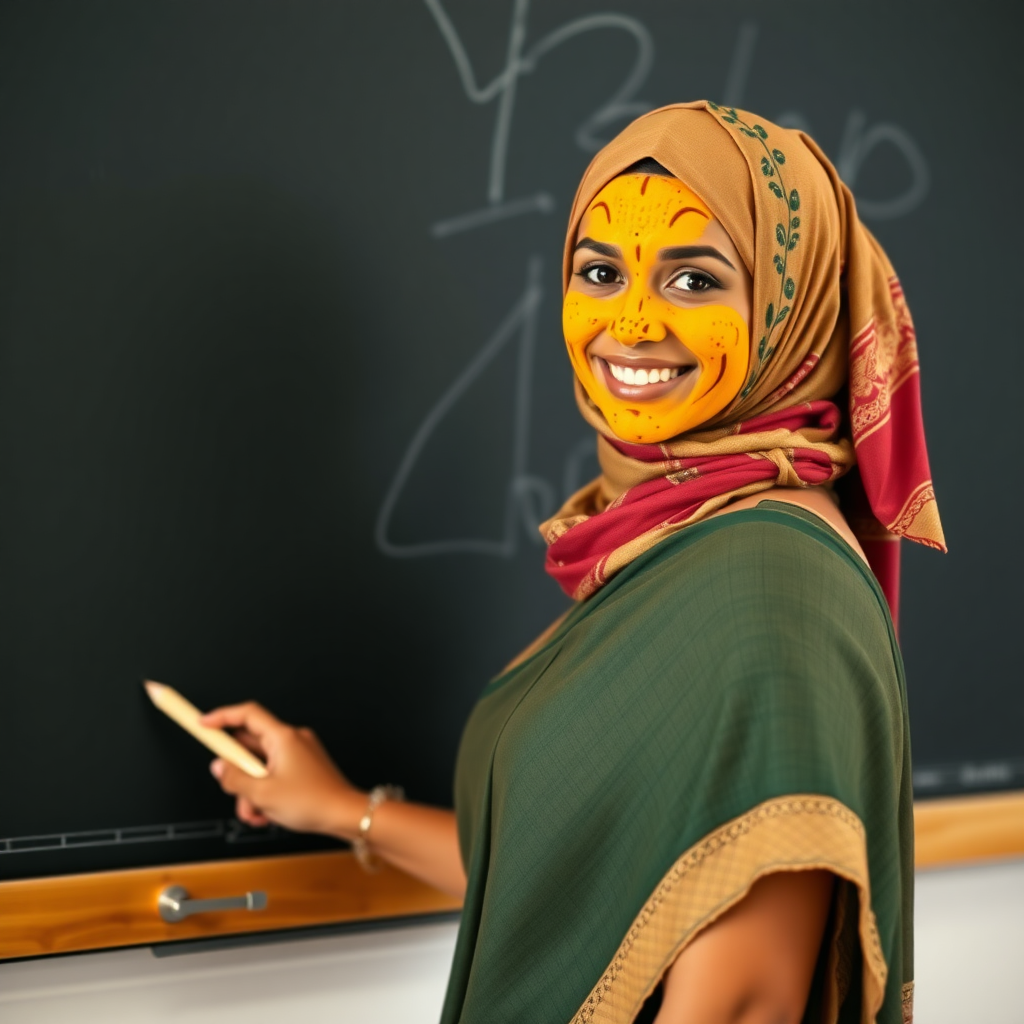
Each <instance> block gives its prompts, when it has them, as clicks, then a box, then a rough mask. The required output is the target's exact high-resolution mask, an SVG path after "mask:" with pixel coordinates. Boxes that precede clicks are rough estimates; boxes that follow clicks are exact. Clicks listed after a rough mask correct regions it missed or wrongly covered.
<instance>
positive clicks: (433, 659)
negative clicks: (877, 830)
mask: <svg viewBox="0 0 1024 1024" xmlns="http://www.w3.org/2000/svg"><path fill="white" fill-rule="evenodd" d="M1022 20H1024V19H1022V14H1021V8H1020V7H1019V5H1017V4H1011V3H1003V4H997V3H991V2H979V3H974V4H972V5H970V6H969V7H964V6H963V5H959V4H957V5H954V4H950V3H938V4H937V3H929V4H892V3H876V2H859V3H856V4H853V3H844V4H840V3H828V4H823V3H820V2H813V3H812V2H807V3H783V2H780V3H776V4H764V3H754V2H748V3H716V4H710V5H694V4H679V3H674V2H667V0H631V2H630V3H629V4H625V3H617V2H616V0H610V3H609V4H608V5H607V6H605V5H595V4H593V2H592V0H533V2H532V3H531V2H530V0H502V2H500V3H487V4H481V3H477V2H474V0H375V2H373V3H363V4H352V3H340V2H337V0H333V2H308V0H302V2H287V3H286V2H283V0H275V2H268V0H216V2H214V3H211V2H209V0H174V2H170V0H147V2H146V3H144V4H139V3H133V2H127V0H122V2H98V0H87V2H56V0H52V2H49V3H46V4H34V3H28V2H22V3H15V2H8V3H5V4H4V6H3V8H2V10H0V153H2V159H0V878H7V879H10V878H19V877H31V876H38V875H48V874H60V873H69V872H79V871H88V870H98V869H108V868H121V867H126V866H142V865H149V864H157V863H165V862H168V861H187V860H209V859H217V858H221V857H236V856H239V855H246V856H247V855H249V854H252V855H254V856H255V855H264V854H270V853H280V852H284V851H290V850H308V849H314V848H319V847H321V846H323V845H325V844H326V842H327V841H326V840H319V839H315V838H311V837H303V836H292V835H288V834H286V833H283V832H279V831H277V830H269V831H266V832H253V831H251V830H248V829H244V828H242V827H241V826H239V825H238V824H237V823H235V822H233V820H232V813H231V810H232V809H231V805H230V802H229V801H227V800H226V799H225V798H224V797H223V796H222V795H221V794H220V793H219V791H218V789H217V788H216V787H215V785H214V784H213V782H212V780H210V778H209V776H208V774H207V768H206V766H207V763H208V760H209V758H208V756H207V754H206V753H205V751H204V750H202V749H201V748H200V747H199V746H198V745H197V744H195V743H194V741H193V740H191V739H190V738H189V737H188V736H186V735H185V734H184V733H182V732H181V731H180V730H178V729H177V727H175V726H174V725H173V724H172V723H170V722H169V721H167V720H165V719H163V718H162V716H160V715H159V714H158V713H157V712H156V711H155V710H154V709H153V708H152V707H151V706H149V704H148V703H147V701H146V700H145V698H144V695H143V693H142V690H141V687H140V680H141V679H142V678H143V677H144V676H148V677H152V678H156V679H159V680H162V681H164V682H167V683H170V684H172V685H174V686H177V687H178V688H179V689H180V690H181V691H182V692H184V693H185V694H186V695H187V696H188V697H189V698H190V699H192V700H193V701H194V702H196V703H197V704H199V705H201V706H212V705H215V704H219V703H222V702H227V701H233V700H238V699H243V698H248V697H253V698H256V699H259V700H261V701H262V702H263V703H265V704H266V705H267V706H269V707H270V708H272V709H274V710H275V711H276V712H277V713H278V714H280V715H281V716H282V717H284V718H286V719H288V720H290V721H293V722H297V723H304V724H310V725H313V726H315V727H316V729H317V730H318V731H319V733H320V734H321V736H322V737H323V739H324V741H325V742H326V744H327V745H328V747H329V749H330V750H331V751H332V752H333V753H334V755H335V756H336V758H337V759H338V761H339V763H340V764H341V765H342V766H343V767H344V769H345V770H346V771H347V772H348V773H349V775H350V776H351V777H352V778H353V780H354V781H355V782H357V783H359V784H361V785H364V786H369V785H372V784H374V783H377V782H383V781H392V782H396V783H402V784H404V785H405V787H406V789H407V790H408V792H409V794H410V795H411V796H412V797H413V798H416V799H421V800H427V801H433V802H437V803H442V804H445V803H449V802H450V799H451V774H452V766H453V761H454V754H455V749H456V744H457V742H458V736H459V732H460V728H461V724H462V721H463V720H464V718H465V716H466V714H467V712H468V710H469V708H470V707H471V705H472V703H473V701H474V698H475V695H476V694H477V692H478V691H479V690H480V688H481V687H482V686H483V684H484V683H485V682H486V680H487V679H488V678H489V677H490V676H491V675H492V674H493V673H495V672H496V671H497V670H498V669H499V668H500V667H501V665H502V664H503V663H504V662H505V661H506V660H507V659H508V658H509V657H511V656H512V655H513V654H514V653H515V652H516V651H517V650H518V649H520V648H521V647H522V646H524V645H525V644H526V643H527V642H528V641H529V640H530V639H531V638H532V637H533V635H535V634H536V633H537V632H539V631H540V630H541V629H542V628H543V627H544V626H545V625H547V624H548V622H549V621H551V620H552V619H553V618H554V616H555V615H556V614H558V612H559V611H560V610H561V609H562V608H563V607H564V606H565V604H566V599H565V598H564V597H563V596H562V595H561V593H560V592H559V591H558V589H557V588H556V586H555V585H554V584H553V583H552V582H551V581H550V580H548V579H547V577H546V576H545V575H544V573H543V571H542V568H541V566H542V560H543V549H542V547H541V545H540V543H539V537H538V535H537V533H536V523H537V522H539V521H540V520H541V519H542V518H544V517H545V516H546V515H547V514H549V513H550V512H551V511H552V510H553V508H554V507H555V505H556V503H557V502H558V501H560V500H561V498H562V497H563V496H564V495H565V494H566V493H567V492H569V491H570V490H572V489H573V488H574V487H575V486H576V485H578V484H579V483H581V482H582V481H583V480H585V479H586V478H587V477H589V476H591V475H593V473H594V472H595V471H596V464H595V461H594V458H593V439H592V436H591V435H590V432H589V430H588V429H587V428H586V427H585V425H584V424H583V423H582V421H581V420H580V419H579V417H578V414H577V412H576V411H575V408H574V405H573V402H572V398H571V386H570V373H569V367H568V362H567V360H566V358H565V355H564V348H563V344H562V341H561V335H560V328H559V310H560V293H559V270H558V262H559V253H560V246H561V241H562V232H563V226H564V222H565V219H566V215H567V212H568V206H569V202H570V200H571V197H572V194H573V191H574V188H575V185H576V183H577V181H578V178H579V176H580V174H581V172H582V170H583V168H584V167H585V165H586V163H587V161H588V159H589V157H590V154H591V152H592V151H593V150H594V148H595V147H596V146H598V145H599V144H600V143H601V141H602V140H604V139H606V138H608V137H610V135H611V134H613V133H614V132H615V131H616V130H617V129H618V128H619V127H621V126H622V125H623V124H625V123H626V122H627V121H628V120H629V119H630V118H631V117H633V116H635V115H636V114H637V113H639V112H641V111H643V110H645V109H648V108H650V107H652V106H656V105H660V104H662V103H667V102H672V101H676V100H679V99H689V98H695V97H701V96H709V97H711V98H715V99H719V100H721V101H723V102H728V103H731V104H734V105H742V106H746V107H748V108H750V109H753V110H756V111H758V112H759V113H762V114H764V115H765V116H767V117H769V118H773V119H775V120H777V121H781V122H783V123H788V124H791V125H800V126H804V127H807V128H809V129H810V131H811V132H812V133H813V134H814V135H815V137H816V138H817V139H818V140H819V141H820V142H821V144H822V145H823V146H824V148H825V150H826V151H827V152H828V153H829V154H830V155H831V156H832V158H833V159H834V160H835V161H836V163H837V165H838V166H839V168H840V171H841V173H842V174H843V175H844V177H845V179H846V180H847V181H848V183H849V184H850V185H851V186H852V187H853V188H854V190H855V193H856V195H857V196H858V200H859V203H860V208H861V210H862V213H863V215H864V217H865V219H866V220H867V222H868V223H869V224H870V225H871V227H872V228H873V229H874V230H875V232H876V233H877V234H878V236H879V237H880V238H881V240H882V242H883V244H884V245H885V246H886V247H887V249H888V251H889V252H890V254H891V256H892V259H893V261H894V263H895V265H896V267H897V268H898V270H899V272H900V274H901V277H902V280H903V283H904V286H905V289H906V292H907V295H908V298H909V301H910V305H911V308H912V310H913V312H914V315H915V318H916V323H917V327H918V331H919V337H920V344H921V350H922V362H923V388H924V396H925V414H926V421H927V426H928V429H929V436H930V444H931V453H932V466H933V470H934V475H935V481H936V488H937V492H938V495H939V499H940V506H941V510H942V514H943V518H944V521H945V527H946V534H947V538H948V540H949V544H950V549H951V550H950V554H949V555H948V556H946V557H941V556H939V555H937V554H935V553H933V552H929V551H921V550H916V549H912V550H905V561H904V567H905V568H904V573H905V578H904V594H903V611H902V636H903V646H904V653H905V657H906V663H907V669H908V675H909V680H910V684H909V685H910V696H911V707H912V715H913V742H914V749H915V758H916V766H917V767H916V775H915V778H916V783H917V790H918V794H919V795H921V796H928V795H933V794H939V793H951V792H962V791H972V790H979V789H980V790H985V789H999V788H1007V787H1014V786H1016V787H1020V786H1021V785H1022V783H1024V740H1022V739H1021V730H1020V724H1021V721H1022V714H1024V688H1022V687H1021V686H1020V684H1019V680H1020V670H1019V668H1018V664H1017V659H1016V641H1017V638H1018V636H1017V634H1018V625H1017V623H1018V619H1019V613H1020V609H1021V603H1020V600H1019V597H1018V580H1019V579H1020V578H1021V575H1022V569H1024V567H1022V565H1021V555H1020V545H1019V543H1018V542H1017V537H1018V534H1019V530H1018V527H1017V510H1016V508H1015V500H1014V495H1015V494H1016V493H1017V491H1018V489H1019V484H1018V483H1017V481H1016V475H1017V474H1016V468H1015V465H1016V463H1015V459H1014V456H1013V453H1014V452H1015V451H1016V448H1017V445H1016V444H1015V443H1014V438H1015V436H1016V435H1015V431H1016V429H1017V420H1016V413H1015V410H1016V407H1017V404H1018V403H1017V401H1016V398H1015V395H1014V385H1015V382H1017V381H1019V380H1021V379H1024V372H1022V371H1024V367H1022V355H1021V352H1022V346H1021V345H1020V344H1019V340H1018V337H1017V335H1018V334H1019V323H1020V313H1019V287H1018V285H1017V281H1018V278H1019V277H1020V270H1021V256H1020V246H1019V242H1018V240H1019V238H1020V237H1021V235H1022V227H1024V225H1022V213H1021V210H1022V204H1021V202H1020V201H1019V200H1020V193H1019V175H1020V168H1021V166H1022V159H1021V156H1022V153H1021V149H1022V147H1021V137H1022V136H1021V132H1020V130H1019V127H1018V126H1017V123H1016V118H1015V114H1014V109H1015V108H1014V104H1015V102H1016V100H1017V98H1019V97H1020V96H1021V95H1022V88H1021V87H1022V82H1021V62H1020V60H1019V53H1018V40H1019V38H1020V35H1019V33H1020V30H1021V28H1022V27H1024V26H1022Z"/></svg>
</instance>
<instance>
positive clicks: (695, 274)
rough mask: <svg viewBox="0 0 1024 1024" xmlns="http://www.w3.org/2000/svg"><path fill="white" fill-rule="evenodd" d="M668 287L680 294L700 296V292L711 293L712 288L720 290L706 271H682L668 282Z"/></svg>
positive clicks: (719, 285) (718, 284)
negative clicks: (688, 293) (687, 293)
mask: <svg viewBox="0 0 1024 1024" xmlns="http://www.w3.org/2000/svg"><path fill="white" fill-rule="evenodd" d="M668 287H669V288H675V289H677V290H678V291H681V292H690V293H691V294H700V293H701V292H708V291H711V290H712V289H713V288H721V287H722V285H721V284H720V283H719V282H718V281H716V280H715V278H713V277H712V276H711V275H710V274H709V273H707V272H706V271H703V270H684V271H683V272H682V273H681V274H677V275H676V276H675V277H673V278H672V280H671V281H669V283H668Z"/></svg>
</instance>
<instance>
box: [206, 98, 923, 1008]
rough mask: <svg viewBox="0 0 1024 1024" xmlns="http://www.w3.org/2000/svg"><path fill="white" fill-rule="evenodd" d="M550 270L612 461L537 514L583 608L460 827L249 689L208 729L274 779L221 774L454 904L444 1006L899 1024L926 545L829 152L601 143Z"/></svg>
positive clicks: (888, 296) (741, 138)
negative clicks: (384, 783) (356, 773)
mask: <svg viewBox="0 0 1024 1024" xmlns="http://www.w3.org/2000/svg"><path fill="white" fill-rule="evenodd" d="M564 273H565V276H564V283H565V302H564V307H563V324H564V329H565V336H566V344H567V346H568V349H569V355H570V359H571V360H572V364H573V367H574V370H575V372H576V390H577V400H578V404H579V407H580V410H581V412H582V414H583V416H584V417H585V418H586V419H587V421H588V422H589V423H591V424H592V425H593V426H594V427H595V429H596V431H597V433H598V439H599V440H598V452H599V458H600V462H601V468H602V474H601V476H600V477H599V478H598V479H597V480H596V481H594V482H593V483H592V484H590V485H588V486H587V487H585V488H584V489H583V490H581V491H580V492H579V493H577V494H576V495H574V496H573V497H572V498H571V499H570V500H569V501H568V503H567V504H566V506H565V507H564V508H563V509H562V510H560V512H559V513H558V514H557V515H556V516H555V517H554V518H553V519H551V520H550V521H549V522H548V523H546V524H544V526H543V527H542V530H543V532H544V535H545V538H546V540H547V541H548V544H549V549H548V564H547V568H548V570H549V572H551V574H552V575H553V576H554V577H555V578H556V579H557V580H558V582H559V583H560V584H561V585H562V587H563V588H564V589H565V590H566V591H567V592H568V593H569V594H571V595H572V596H573V597H574V598H575V599H576V604H575V605H574V607H573V608H572V609H571V610H570V611H569V613H568V614H567V615H566V616H565V617H563V619H562V620H560V621H559V622H558V623H556V624H555V625H554V626H553V627H552V628H551V629H550V630H548V631H547V633H546V634H545V635H544V636H542V637H541V638H539V639H538V640H537V641H536V642H535V643H534V644H533V645H532V646H531V648H529V649H528V650H527V651H525V652H524V653H523V654H522V655H521V656H520V657H519V658H518V659H517V660H516V661H515V662H514V663H513V664H512V665H511V666H510V667H509V668H508V669H506V671H505V672H504V673H503V674H502V675H501V676H500V677H499V678H497V679H496V680H494V681H493V682H492V683H491V684H490V685H489V686H488V687H487V689H486V690H485V691H484V693H483V695H482V697H481V699H480V701H479V703H478V705H477V707H476V709H475V710H474V712H473V714H472V716H471V718H470V721H469V723H468V725H467V728H466V731H465V734H464V737H463V742H462V747H461V750H460V754H459V764H458V771H457V778H456V808H457V816H458V817H457V821H456V818H455V816H453V815H452V814H450V813H448V812H445V811H441V810H437V809H433V808H427V807H422V806H415V805H411V804H404V803H401V802H399V801H398V800H396V799H387V797H388V795H389V794H388V792H387V791H383V790H376V791H374V792H373V793H372V794H370V795H369V797H368V796H367V794H365V793H361V792H359V791H357V790H355V789H354V788H353V787H352V786H350V785H349V784H348V783H347V782H346V781H345V780H344V778H343V777H342V776H341V775H340V774H339V773H338V771H337V769H336V768H335V767H334V766H333V765H332V764H331V762H330V761H329V759H328V758H327V757H326V755H325V754H324V752H323V751H322V749H321V748H320V747H319V745H318V743H317V742H316V739H315V737H314V736H313V735H312V734H311V733H309V732H308V731H307V730H296V729H292V728H291V727H290V726H286V725H284V724H283V723H280V722H278V721H277V720H276V719H274V718H273V717H272V716H271V715H269V714H268V713H267V712H265V711H264V710H262V709H261V708H259V707H258V706H256V705H240V706H237V707H233V708H222V709H220V710H218V711H216V712H213V713H212V714H211V715H209V716H207V719H206V721H207V723H208V724H210V725H214V726H227V727H231V728H236V729H238V730H240V734H241V735H242V737H243V739H244V740H245V741H246V742H248V743H249V744H250V745H251V746H253V747H254V748H255V749H257V750H259V751H261V752H262V753H263V754H264V755H265V756H266V757H267V759H268V764H269V766H270V769H271V771H270V777H269V778H268V779H265V780H255V779H250V778H248V777H247V776H243V775H242V774H241V773H240V772H238V771H236V770H235V769H233V768H232V767H231V766H229V765H226V764H224V763H222V762H219V761H218V762H215V763H214V766H213V770H214V773H215V774H216V775H217V777H218V778H219V779H220V782H221V784H222V786H223V787H224V789H225V790H226V791H228V792H230V793H233V794H236V795H237V797H238V805H237V809H238V814H239V817H241V818H242V820H244V821H247V822H249V823H250V824H254V825H259V824H265V823H267V822H269V821H276V822H279V823H281V824H284V825H286V826H288V827H291V828H296V829H308V830H313V831H321V832H326V833H329V834H333V835H337V836H341V837H343V838H346V839H349V840H356V841H357V843H359V844H361V845H365V844H366V843H369V844H370V845H371V846H372V849H373V851H374V853H375V854H377V855H379V856H381V857H384V858H386V859H388V860H390V861H391V862H392V863H394V864H396V865H397V866H399V867H402V868H404V869H406V870H408V871H410V872H412V873H413V874H416V875H418V876H419V877H421V878H424V879H426V880H428V881H430V882H433V883H434V884H436V885H438V886H439V887H441V888H444V889H447V890H449V891H451V892H456V893H460V894H462V893H464V894H465V905H464V912H463V922H462V927H461V929H460V934H459V940H458V945H457V949H456V955H455V963H454V966H453V970H452V976H451V980H450V983H449V991H448V996H447V1001H446V1005H445V1011H444V1017H443V1019H444V1020H445V1021H456V1020H461V1021H470V1022H476V1021H486V1022H491V1021H531V1022H539V1021H568V1020H573V1021H580V1022H586V1021H593V1022H597V1021H608V1022H620V1021H621V1022H625V1021H634V1020H657V1022H658V1024H673V1022H691V1021H693V1022H701V1024H712V1022H717V1021H723V1022H724V1021H737V1022H739V1021H742V1022H757V1021H773V1022H774V1021H798V1020H801V1019H803V1020H814V1021H818V1020H824V1021H844V1022H845V1021H854V1020H856V1021H862V1020H863V1021H875V1020H877V1021H881V1022H895V1021H901V1020H903V1021H906V1020H909V1019H910V1017H911V1005H912V989H913V982H912V973H913V968H912V932H911V928H912V900H913V849H912V847H913V824H912V817H911V812H912V802H911V789H910V769H909V753H910V752H909V732H908V728H907V716H906V694H905V687H904V682H903V669H902V663H901V660H900V656H899V650H898V647H897V645H896V640H895V632H894V627H893V622H892V619H893V618H895V609H896V598H897V585H898V545H897V543H896V541H897V540H898V537H899V536H905V537H908V538H910V539H913V540H916V541H920V542H922V543H925V544H928V545H930V546H933V547H938V548H942V547H943V539H942V531H941V527H940V525H939V519H938V514H937V511H936V506H935V501H934V494H933V492H932V489H931V481H930V474H929V471H928V463H927V455H926V452H925V447H924V437H923V430H922V426H921V418H920V403H919V392H918V379H917V356H916V345H915V340H914V333H913V328H912V325H911V322H910V318H909V314H908V313H907V310H906V306H905V304H904V302H903V298H902V292H901V290H900V288H899V284H898V282H897V280H896V278H895V275H894V274H893V272H892V268H891V266H890V265H889V263H888V261H887V259H886V257H885V255H884V253H883V252H882V251H881V249H880V248H879V246H878V245H877V243H876V242H875V241H874V239H873V238H872V237H871V236H870V234H869V233H868V232H867V231H866V230H865V229H864V228H863V227H862V226H861V225H860V223H859V222H858V220H857V217H856V212H855V209H854V204H853V200H852V198H851V196H850V194H849V192H848V191H847V190H846V189H845V187H844V186H843V185H842V184H841V183H840V182H839V180H838V177H837V176H836V173H835V171H834V169H833V168H832V166H831V165H830V164H829V162H828V160H827V159H826V158H825V157H824V156H823V155H822V153H821V152H820V150H819V149H818V148H817V147H816V146H815V145H814V143H813V142H811V141H810V140H808V139H806V137H804V136H803V135H802V134H799V133H797V132H793V131H789V130H786V129H782V128H779V127H777V126H775V125H772V124H770V123H768V122H765V121H763V120H760V121H759V120H758V119H757V118H755V117H754V116H753V115H750V114H747V113H745V112H742V111H736V110H733V109H731V108H720V107H718V106H717V105H715V104H711V103H705V102H697V103H691V104H682V105H676V106H671V107H666V108H662V109H661V110H656V111H653V112H651V113H650V114H647V115H645V116H643V117H641V118H639V119H638V120H637V121H635V122H634V123H633V124H631V125H630V126H629V127H628V128H626V130H625V131H624V132H623V133H622V134H621V135H619V136H618V137H617V138H616V139H615V140H613V141H612V142H611V143H610V144H609V145H608V146H606V147H605V148H604V149H603V150H602V151H601V152H600V153H598V154H597V156H596V157H595V158H594V160H593V162H592V163H591V165H590V167H589V168H588V170H587V172H586V174H585V175H584V178H583V181H582V182H581V184H580V188H579V191H578V193H577V195H576V199H575V202H574V204H573V210H572V215H571V217H570V224H569V231H568V235H567V239H566V249H565V266H564ZM844 392H845V394H844ZM840 394H843V397H842V398H841V399H839V400H838V402H839V403H840V404H837V403H836V402H834V401H832V399H834V398H835V397H836V396H837V395H840ZM841 405H843V406H846V409H845V415H844V413H841V412H840V407H841ZM843 477H846V478H847V479H845V480H843V481H842V483H843V484H844V485H846V486H845V488H844V492H843V496H844V505H843V512H841V511H840V508H839V505H838V503H837V502H836V500H835V497H834V494H835V492H834V490H833V484H834V483H835V482H836V481H839V480H840V479H841V478H843ZM844 512H846V513H847V515H849V516H850V519H849V521H848V520H847V518H846V516H844ZM868 562H870V564H871V568H872V569H873V570H874V572H872V571H871V570H869V568H868ZM876 577H877V578H876ZM880 584H881V585H880ZM887 599H888V605H889V606H891V608H892V611H893V615H892V617H890V614H889V607H887Z"/></svg>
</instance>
